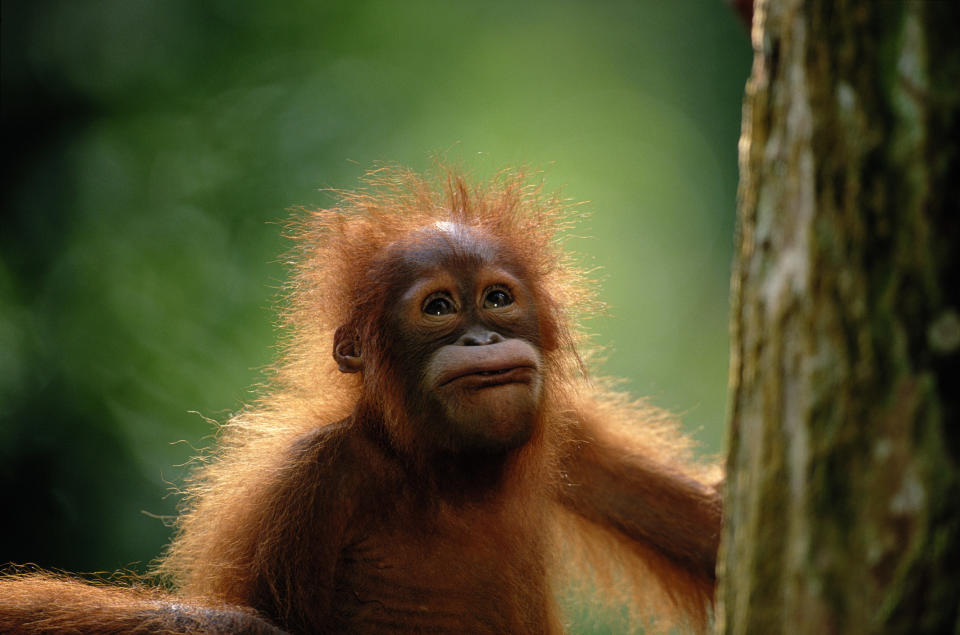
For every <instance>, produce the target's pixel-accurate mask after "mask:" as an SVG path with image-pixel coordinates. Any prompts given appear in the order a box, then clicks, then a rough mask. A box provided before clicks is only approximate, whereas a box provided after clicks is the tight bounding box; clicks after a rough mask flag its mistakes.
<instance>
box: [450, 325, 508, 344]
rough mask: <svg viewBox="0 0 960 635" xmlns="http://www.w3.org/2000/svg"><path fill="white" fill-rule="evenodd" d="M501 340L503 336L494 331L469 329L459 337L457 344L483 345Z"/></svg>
mask: <svg viewBox="0 0 960 635" xmlns="http://www.w3.org/2000/svg"><path fill="white" fill-rule="evenodd" d="M502 341H503V336H502V335H500V334H499V333H497V332H495V331H487V330H483V329H471V330H470V331H468V332H466V333H464V334H463V335H462V336H461V337H460V341H459V344H460V345H461V346H484V345H486V344H496V343H497V342H502Z"/></svg>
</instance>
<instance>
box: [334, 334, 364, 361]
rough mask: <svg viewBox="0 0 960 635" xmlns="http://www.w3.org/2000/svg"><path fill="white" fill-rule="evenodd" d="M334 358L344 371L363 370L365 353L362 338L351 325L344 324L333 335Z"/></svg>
mask: <svg viewBox="0 0 960 635" xmlns="http://www.w3.org/2000/svg"><path fill="white" fill-rule="evenodd" d="M333 358H334V359H335V360H337V366H339V367H340V372H343V373H358V372H360V371H361V370H363V355H362V354H361V351H360V338H359V337H358V336H357V331H356V329H354V328H353V327H352V326H350V325H346V324H345V325H343V326H341V327H340V328H338V329H337V332H336V333H334V335H333Z"/></svg>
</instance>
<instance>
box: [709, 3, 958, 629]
mask: <svg viewBox="0 0 960 635" xmlns="http://www.w3.org/2000/svg"><path fill="white" fill-rule="evenodd" d="M958 25H960V3H957V2H955V1H950V2H934V1H930V2H905V1H904V2H901V1H892V2H877V1H876V0H846V1H836V0H758V2H757V5H756V8H755V15H754V22H753V29H752V39H753V46H754V51H755V58H754V66H753V71H752V76H751V78H750V80H749V82H748V85H747V94H746V101H745V106H744V121H743V130H742V137H741V141H740V170H741V183H740V193H739V199H740V200H739V223H738V235H737V249H738V252H737V257H736V258H737V259H736V263H735V266H734V275H733V312H732V323H731V332H732V350H731V368H730V386H731V387H730V411H729V415H728V425H729V437H728V440H729V444H728V445H729V448H728V449H729V459H728V481H727V494H726V497H727V499H726V512H727V516H726V520H725V527H724V535H723V546H722V548H721V563H720V570H719V575H720V592H719V605H718V610H717V627H718V630H719V631H721V632H728V633H737V634H740V633H744V634H746V633H765V634H766V633H817V634H820V633H840V632H844V633H846V632H856V633H870V632H885V633H888V632H895V633H919V632H925V633H960V621H958V620H960V617H958V611H960V608H958V607H960V420H958V415H960V151H958V148H960V145H958V143H960V32H958V30H957V28H958Z"/></svg>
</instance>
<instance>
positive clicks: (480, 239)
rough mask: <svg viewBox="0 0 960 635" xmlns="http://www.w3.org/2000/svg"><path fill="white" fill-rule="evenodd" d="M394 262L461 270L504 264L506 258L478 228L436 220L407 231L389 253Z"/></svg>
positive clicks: (507, 259) (420, 266)
mask: <svg viewBox="0 0 960 635" xmlns="http://www.w3.org/2000/svg"><path fill="white" fill-rule="evenodd" d="M392 255H393V256H394V257H395V258H396V259H397V264H400V265H401V266H404V267H405V268H406V267H409V268H413V269H420V270H425V269H431V268H435V267H443V268H452V269H457V270H463V269H464V268H474V267H481V266H484V265H508V264H509V260H510V259H509V258H508V256H507V254H506V253H504V250H503V249H502V248H501V247H500V246H499V245H498V244H497V241H496V240H495V239H494V238H492V237H490V236H488V235H486V234H485V233H484V232H483V231H482V230H480V229H478V228H476V227H471V226H469V225H462V224H459V223H452V222H449V221H438V222H437V223H434V224H433V225H428V226H427V227H424V228H422V229H420V230H417V231H416V232H413V233H412V234H410V235H409V236H408V237H407V239H405V240H404V241H403V242H402V243H400V244H398V245H396V251H395V252H394V254H392Z"/></svg>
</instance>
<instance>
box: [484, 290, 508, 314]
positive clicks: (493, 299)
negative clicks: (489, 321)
mask: <svg viewBox="0 0 960 635" xmlns="http://www.w3.org/2000/svg"><path fill="white" fill-rule="evenodd" d="M510 304H513V298H512V297H511V296H510V293H509V292H508V291H507V290H506V289H500V288H495V289H490V290H489V291H487V295H485V296H484V297H483V308H485V309H499V308H501V307H505V306H507V305H510Z"/></svg>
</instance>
